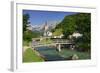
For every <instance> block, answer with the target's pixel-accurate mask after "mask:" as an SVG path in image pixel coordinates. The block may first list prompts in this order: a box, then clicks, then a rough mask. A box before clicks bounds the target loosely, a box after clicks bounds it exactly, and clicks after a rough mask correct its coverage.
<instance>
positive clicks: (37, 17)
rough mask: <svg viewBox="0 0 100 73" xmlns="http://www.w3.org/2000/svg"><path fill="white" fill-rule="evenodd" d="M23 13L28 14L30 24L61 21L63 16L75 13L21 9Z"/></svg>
mask: <svg viewBox="0 0 100 73" xmlns="http://www.w3.org/2000/svg"><path fill="white" fill-rule="evenodd" d="M23 14H29V16H30V18H29V22H30V24H32V25H42V24H44V23H45V22H47V23H48V24H53V23H57V22H61V21H62V20H63V19H64V17H65V16H68V15H72V14H76V13H75V12H55V11H36V10H23Z"/></svg>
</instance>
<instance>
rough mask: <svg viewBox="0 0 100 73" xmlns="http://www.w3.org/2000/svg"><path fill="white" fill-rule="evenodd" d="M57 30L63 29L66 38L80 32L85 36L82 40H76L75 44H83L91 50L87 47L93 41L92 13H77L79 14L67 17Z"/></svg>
mask: <svg viewBox="0 0 100 73" xmlns="http://www.w3.org/2000/svg"><path fill="white" fill-rule="evenodd" d="M56 29H62V33H63V35H64V37H65V38H68V36H69V35H72V34H73V33H74V32H79V33H80V34H82V35H83V36H82V37H81V38H77V39H74V41H75V43H76V44H77V43H81V44H82V45H83V47H84V48H86V49H87V48H88V49H89V48H90V47H88V46H87V45H88V44H90V41H91V14H90V13H77V14H73V15H69V16H65V18H64V19H63V20H62V22H61V23H59V24H58V25H57V26H56V28H55V30H56ZM85 43H86V44H85ZM84 45H85V46H84ZM79 46H80V45H79ZM80 47H81V46H80Z"/></svg>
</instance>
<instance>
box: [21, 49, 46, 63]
mask: <svg viewBox="0 0 100 73" xmlns="http://www.w3.org/2000/svg"><path fill="white" fill-rule="evenodd" d="M42 61H44V60H43V59H42V58H41V57H39V56H38V55H37V53H36V52H35V51H33V50H32V49H30V48H28V49H27V50H26V51H25V52H24V54H23V62H42Z"/></svg>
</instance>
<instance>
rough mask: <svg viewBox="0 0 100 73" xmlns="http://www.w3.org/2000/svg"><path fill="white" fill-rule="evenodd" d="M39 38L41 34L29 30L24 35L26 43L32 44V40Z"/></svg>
mask: <svg viewBox="0 0 100 73" xmlns="http://www.w3.org/2000/svg"><path fill="white" fill-rule="evenodd" d="M39 36H40V33H39V32H32V31H30V30H27V31H26V32H24V34H23V40H24V41H27V42H30V41H32V38H37V37H39Z"/></svg>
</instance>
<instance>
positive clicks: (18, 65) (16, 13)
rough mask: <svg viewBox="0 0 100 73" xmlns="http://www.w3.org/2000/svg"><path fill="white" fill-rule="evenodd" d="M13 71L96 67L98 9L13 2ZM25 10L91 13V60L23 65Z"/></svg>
mask: <svg viewBox="0 0 100 73" xmlns="http://www.w3.org/2000/svg"><path fill="white" fill-rule="evenodd" d="M11 8H12V10H11V15H12V17H11V20H12V21H11V31H12V34H11V38H12V41H11V45H12V46H11V70H13V71H21V70H22V71H26V70H45V69H60V68H67V67H83V66H95V65H96V63H97V62H96V59H97V56H96V49H95V48H96V45H95V43H94V42H95V37H93V35H94V33H95V31H96V29H95V26H96V8H95V7H94V8H93V7H81V6H63V5H42V4H34V3H32V2H15V1H14V2H12V3H11ZM23 10H39V11H53V12H54V11H56V12H83V13H91V59H89V60H71V61H53V62H32V63H23V61H22V58H23V56H22V55H23V54H22V53H23V52H22V51H23V50H22V43H23V41H22V40H23V39H22V36H23V34H22V32H23V30H22V28H23V22H22V19H23V17H22V14H23V12H22V11H23Z"/></svg>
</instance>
